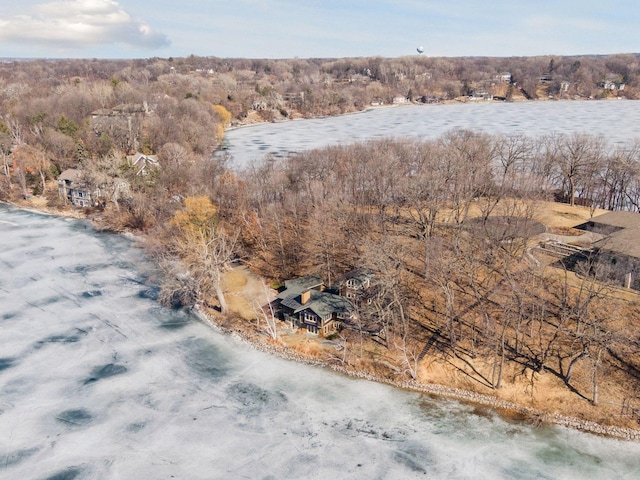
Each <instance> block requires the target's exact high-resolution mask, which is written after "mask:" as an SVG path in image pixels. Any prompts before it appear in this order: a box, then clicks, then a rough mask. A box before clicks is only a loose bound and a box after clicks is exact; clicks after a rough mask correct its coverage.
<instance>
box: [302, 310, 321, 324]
mask: <svg viewBox="0 0 640 480" xmlns="http://www.w3.org/2000/svg"><path fill="white" fill-rule="evenodd" d="M304 321H305V322H306V323H315V324H317V323H318V317H317V316H316V315H315V314H313V313H311V312H304Z"/></svg>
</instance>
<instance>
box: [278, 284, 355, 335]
mask: <svg viewBox="0 0 640 480" xmlns="http://www.w3.org/2000/svg"><path fill="white" fill-rule="evenodd" d="M284 284H285V288H284V290H283V291H282V292H280V293H279V294H278V296H277V300H278V301H279V307H280V311H281V312H282V317H283V319H284V320H285V321H288V322H289V323H290V324H291V325H292V326H295V327H298V328H305V329H306V330H307V331H308V332H309V333H316V334H317V333H320V334H322V335H329V334H331V333H333V332H335V331H337V330H339V329H340V324H341V322H343V321H345V320H347V319H348V318H350V317H351V316H353V315H354V314H355V307H354V305H353V304H352V303H351V302H350V301H349V300H348V299H347V298H346V297H343V296H341V295H338V294H336V293H333V292H332V291H325V285H324V282H323V280H322V279H321V278H320V277H318V276H315V275H307V276H304V277H299V278H295V279H292V280H286V281H285V282H284Z"/></svg>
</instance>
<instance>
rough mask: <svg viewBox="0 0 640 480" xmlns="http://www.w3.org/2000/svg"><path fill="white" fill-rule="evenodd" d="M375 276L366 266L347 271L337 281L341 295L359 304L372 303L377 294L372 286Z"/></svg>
mask: <svg viewBox="0 0 640 480" xmlns="http://www.w3.org/2000/svg"><path fill="white" fill-rule="evenodd" d="M374 277H375V275H374V274H373V272H371V271H370V270H367V269H364V268H358V269H356V270H351V271H350V272H347V273H346V274H345V275H343V276H342V277H340V278H339V279H338V282H337V284H338V290H339V292H340V295H341V296H343V297H346V298H348V299H349V300H351V302H353V303H354V304H356V305H359V306H361V305H365V304H367V305H368V304H371V302H372V301H373V297H374V294H375V289H374V288H372V287H373V284H372V280H373V279H374Z"/></svg>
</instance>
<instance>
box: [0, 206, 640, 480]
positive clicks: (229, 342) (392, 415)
mask: <svg viewBox="0 0 640 480" xmlns="http://www.w3.org/2000/svg"><path fill="white" fill-rule="evenodd" d="M155 278H156V277H155V271H154V268H153V266H152V265H151V264H150V263H148V262H147V261H146V260H145V259H144V255H143V254H142V253H141V251H140V250H139V249H138V248H136V247H135V245H134V244H133V243H131V242H130V241H129V240H127V239H125V238H123V237H122V236H116V235H109V234H101V233H97V232H95V231H94V230H93V229H92V228H91V226H90V225H89V224H88V223H86V222H83V221H77V220H70V219H62V218H55V217H50V216H44V215H40V214H37V213H32V212H27V211H22V210H17V209H14V208H11V207H7V206H4V205H0V339H1V340H0V479H19V480H25V479H35V480H41V479H42V480H45V479H46V480H84V479H136V480H144V479H150V480H152V479H170V478H177V479H187V480H198V479H243V478H248V479H249V478H250V479H265V480H266V479H412V478H429V479H491V480H496V479H549V480H552V479H553V480H556V479H598V480H600V479H638V478H640V461H639V460H638V459H639V458H640V444H638V443H632V442H623V441H619V440H613V439H606V438H601V437H597V436H594V435H588V434H583V433H579V432H577V431H572V430H569V429H565V428H561V427H543V428H539V429H535V428H533V427H530V426H527V425H524V424H519V423H510V422H508V421H506V420H504V419H502V418H500V417H498V416H497V415H494V414H492V413H487V412H476V411H475V410H474V408H473V407H471V406H468V405H464V404H460V403H457V402H454V401H449V400H444V399H433V398H429V397H427V396H424V395H420V394H416V393H409V392H405V391H401V390H397V389H393V388H391V387H388V386H384V385H379V384H376V383H371V382H367V381H362V380H354V379H350V378H345V377H343V376H340V375H337V374H334V373H332V372H329V371H325V370H322V369H319V368H315V367H310V366H306V365H301V364H296V363H293V362H287V361H284V360H282V359H279V358H275V357H272V356H269V355H267V354H264V353H261V352H258V351H255V350H253V349H251V348H250V347H248V346H246V345H244V344H241V343H239V342H237V341H236V340H234V339H233V338H230V337H229V336H226V335H223V334H220V333H218V332H216V331H215V330H214V329H212V328H211V327H210V326H208V325H206V324H204V323H202V322H201V321H199V320H198V319H196V318H194V317H192V316H190V315H188V314H186V313H185V312H181V311H172V310H167V309H165V308H162V307H160V306H159V305H158V304H157V303H156V302H155V301H154V296H155V294H156V292H157V289H156V287H155V282H154V279H155Z"/></svg>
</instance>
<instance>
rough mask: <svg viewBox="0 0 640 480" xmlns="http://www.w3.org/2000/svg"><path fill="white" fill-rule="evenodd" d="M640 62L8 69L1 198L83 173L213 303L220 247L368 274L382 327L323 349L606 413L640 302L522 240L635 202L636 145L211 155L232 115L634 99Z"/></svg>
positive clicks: (213, 63) (621, 386) (302, 268)
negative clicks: (248, 159) (576, 212)
mask: <svg viewBox="0 0 640 480" xmlns="http://www.w3.org/2000/svg"><path fill="white" fill-rule="evenodd" d="M504 72H509V74H510V79H509V80H508V81H507V82H505V81H504V79H503V77H501V74H503V73H504ZM638 72H640V64H639V63H638V57H637V56H635V55H618V56H602V57H595V56H594V57H571V58H569V57H555V58H551V57H541V58H455V59H454V58H428V57H407V58H400V59H382V58H369V59H364V58H359V59H338V60H326V59H324V60H315V59H311V60H302V59H294V60H241V59H238V60H233V59H217V58H198V57H190V58H186V59H149V60H136V61H104V60H85V61H81V60H68V61H62V60H57V61H46V60H37V61H35V60H34V61H7V62H5V63H3V64H1V65H0V149H1V151H0V156H1V159H2V172H1V173H2V175H1V176H0V198H2V199H5V200H13V201H20V200H21V199H24V198H29V197H31V198H35V197H38V198H39V197H44V198H46V199H47V201H48V206H49V207H54V208H60V209H69V208H70V207H69V206H68V205H66V202H65V199H64V198H60V196H59V194H58V189H57V185H56V184H55V179H56V178H57V177H58V176H59V175H60V173H61V172H62V171H64V170H65V169H68V168H76V169H78V170H80V171H81V172H82V175H83V181H84V182H85V183H86V184H87V185H90V186H91V188H92V189H98V190H100V191H101V192H102V194H101V196H100V197H99V199H98V200H97V201H96V205H95V206H94V207H91V208H89V209H87V211H86V212H87V214H88V215H91V216H94V217H95V218H96V221H97V222H99V223H100V224H101V225H103V226H104V227H105V228H108V229H111V230H114V231H122V230H126V229H132V230H137V231H141V232H144V233H145V234H146V237H147V238H149V239H150V242H149V243H150V249H151V251H153V252H154V254H156V255H157V256H158V257H159V258H160V260H161V264H162V265H163V267H164V268H166V269H167V271H168V272H169V273H170V274H169V277H170V278H171V279H172V281H169V282H167V285H166V287H165V289H164V291H163V299H164V300H165V301H166V302H167V303H176V302H178V303H179V302H182V303H192V302H193V301H195V300H196V299H197V298H199V297H200V298H203V297H204V298H209V297H210V298H211V300H210V301H211V302H217V305H218V306H219V308H220V309H221V310H222V311H223V312H224V311H225V310H226V302H225V298H224V292H223V289H222V288H221V274H222V272H223V271H224V270H225V268H226V266H227V264H228V263H229V261H231V260H232V259H238V258H239V259H242V260H243V261H245V262H246V263H247V264H248V265H250V266H251V268H252V269H253V270H254V271H255V272H257V273H259V274H260V275H262V276H264V277H265V278H268V279H270V280H271V281H272V282H274V283H278V282H281V281H283V280H285V279H288V278H292V277H295V276H298V275H302V274H307V273H316V274H319V275H321V276H322V277H323V278H324V279H325V281H326V282H327V283H328V284H331V283H332V281H334V280H335V279H336V278H338V277H339V276H340V275H341V274H343V273H344V272H346V271H349V270H351V269H353V268H361V267H366V268H368V269H371V270H372V271H373V272H375V275H376V276H375V278H376V296H375V300H374V301H373V302H372V303H371V304H370V305H368V306H367V307H366V308H365V307H363V308H362V311H361V312H359V313H360V315H359V318H361V319H362V322H365V321H366V322H367V323H368V324H374V325H377V326H378V327H379V328H378V330H380V331H384V332H385V334H384V336H380V337H376V338H375V339H372V338H370V336H367V335H365V334H364V333H363V332H364V330H365V329H364V328H360V329H358V328H357V325H356V326H355V327H354V328H352V329H351V330H350V331H348V332H344V334H341V335H340V337H339V338H338V339H337V341H339V342H342V343H341V345H342V346H343V350H342V354H341V355H337V356H335V358H334V359H333V360H334V361H339V362H343V363H346V364H350V365H356V366H359V365H363V364H365V363H368V364H369V365H371V364H374V365H377V367H376V368H379V369H382V370H384V371H385V372H384V374H386V375H404V376H407V377H411V378H421V369H424V370H428V369H429V368H430V367H429V366H430V365H434V364H441V365H447V366H450V367H451V368H453V369H456V370H457V371H459V372H463V373H464V375H465V376H466V377H468V378H469V379H470V380H469V381H471V382H472V385H476V386H478V388H487V389H491V390H494V391H498V390H500V389H501V388H503V387H504V386H505V385H507V384H524V385H526V386H527V387H526V388H525V390H526V391H528V392H529V394H530V395H531V396H532V397H533V396H534V393H535V391H536V388H537V385H539V382H540V381H541V379H542V378H549V377H552V378H553V379H555V380H556V381H557V382H558V385H560V386H561V388H563V389H565V390H566V391H567V392H570V395H571V397H572V398H575V399H578V400H580V401H584V403H585V404H588V405H590V406H591V407H592V408H595V406H598V405H601V404H606V405H607V406H608V407H607V409H603V410H600V411H598V412H601V413H598V412H595V413H594V412H591V413H590V415H591V416H596V417H597V416H598V415H601V416H602V417H603V418H602V419H601V420H603V421H609V420H610V419H609V420H606V419H605V417H609V416H610V415H612V413H611V412H614V411H615V412H617V413H619V411H620V405H621V404H623V403H625V405H627V404H628V403H629V402H632V404H633V402H636V401H637V400H636V399H637V398H638V397H639V396H640V356H639V349H640V328H639V327H640V310H639V306H638V303H637V298H636V296H635V294H633V293H629V292H624V291H621V290H620V289H617V288H614V287H613V286H612V285H610V284H609V283H608V282H607V280H608V279H609V278H610V276H611V275H610V269H611V266H610V265H605V264H604V263H603V262H601V261H600V260H599V259H598V258H597V257H595V256H594V257H593V258H589V259H588V261H587V262H585V263H583V264H582V265H581V266H580V268H579V269H578V271H577V272H576V271H573V270H575V269H573V270H570V269H569V268H568V266H567V265H564V264H563V263H562V262H557V261H551V260H549V259H546V258H545V257H544V255H540V254H539V253H537V252H536V251H534V249H533V248H532V247H533V246H534V242H533V238H534V236H535V235H536V234H537V233H538V229H539V226H540V224H541V223H544V220H545V219H544V215H543V214H542V212H541V209H542V205H544V203H545V202H548V201H558V202H565V203H567V204H570V205H573V204H574V203H577V204H580V205H583V206H586V207H588V208H590V209H592V211H595V209H598V208H601V209H607V210H628V211H635V212H637V211H639V210H640V145H637V144H636V145H631V146H629V147H627V148H624V149H622V148H618V149H613V148H610V147H609V146H608V145H607V144H606V141H605V140H602V139H598V138H595V137H592V136H589V135H578V134H576V135H571V136H560V135H553V136H548V137H540V138H530V137H524V136H515V137H498V136H490V135H486V134H479V133H474V132H471V131H452V132H450V133H448V134H446V135H444V136H443V137H441V138H439V139H437V140H430V141H418V140H412V141H406V140H404V141H398V140H394V139H386V140H381V141H376V142H368V143H362V144H354V145H350V146H341V147H329V148H325V149H321V150H317V151H310V152H306V153H303V154H300V155H297V156H294V157H291V158H287V159H284V160H283V159H278V160H276V159H265V161H264V162H263V163H262V164H260V165H256V166H254V167H252V168H250V169H248V170H246V171H241V172H240V171H231V170H229V169H228V168H227V166H226V163H225V158H224V155H223V154H218V155H215V156H214V155H212V154H213V152H214V151H215V150H216V149H217V147H218V146H219V143H220V141H221V139H222V136H223V134H224V129H225V128H226V127H228V126H229V125H233V124H242V123H247V122H250V121H271V120H275V119H282V118H294V117H312V116H318V115H327V114H339V113H345V112H350V111H357V110H361V109H363V108H365V107H367V106H368V105H370V104H371V103H372V102H382V103H393V101H394V99H395V98H397V97H400V98H403V99H408V101H411V102H422V101H424V102H430V101H447V100H453V99H455V98H462V99H464V98H466V97H468V96H470V95H474V94H475V93H477V92H487V91H490V92H493V93H492V94H493V95H495V96H497V97H500V98H503V99H505V100H507V101H509V100H514V99H515V98H516V97H518V98H526V99H530V100H535V99H537V98H541V97H543V98H545V99H548V98H549V97H550V96H551V97H553V98H554V99H560V98H566V99H574V98H605V97H607V96H612V95H615V96H625V97H626V98H636V97H637V95H638V92H639V90H638ZM136 151H140V152H143V153H146V154H152V155H157V157H158V161H159V168H155V169H153V170H150V171H148V172H145V174H144V175H140V172H139V171H136V170H135V169H134V168H132V167H131V165H129V164H128V163H127V160H126V155H128V154H129V155H130V154H132V153H134V152H136ZM123 182H124V183H126V184H127V186H128V187H127V189H126V191H123V190H119V189H117V188H116V185H120V184H122V183H123ZM175 258H180V259H181V260H182V263H183V264H184V265H187V266H189V268H190V271H191V275H182V274H180V273H179V272H176V265H177V263H176V262H173V260H174V259H175ZM214 298H215V299H216V300H213V299H214ZM383 327H384V328H383ZM365 344H366V345H368V346H365ZM602 398H604V399H605V401H601V399H602ZM611 405H613V407H612V406H611ZM616 409H617V410H616ZM632 410H633V409H632ZM632 419H633V418H632Z"/></svg>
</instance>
